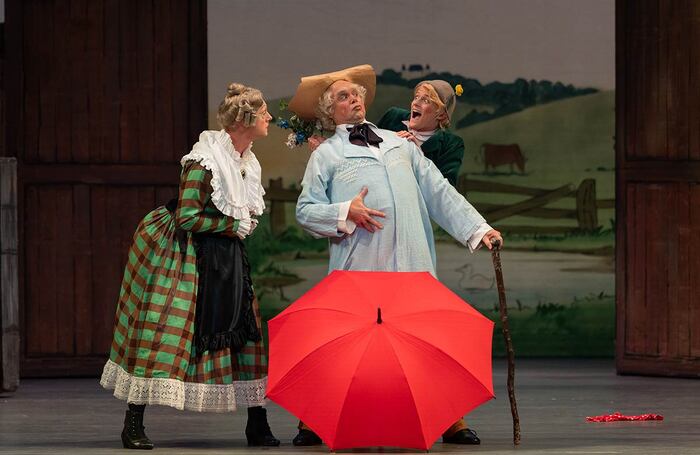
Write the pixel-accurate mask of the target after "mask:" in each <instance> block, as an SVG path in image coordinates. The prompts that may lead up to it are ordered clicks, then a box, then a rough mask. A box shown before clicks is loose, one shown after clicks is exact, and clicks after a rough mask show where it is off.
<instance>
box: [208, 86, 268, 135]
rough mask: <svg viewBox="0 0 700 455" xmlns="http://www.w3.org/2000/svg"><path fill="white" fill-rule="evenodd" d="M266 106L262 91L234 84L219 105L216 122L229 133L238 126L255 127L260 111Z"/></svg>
mask: <svg viewBox="0 0 700 455" xmlns="http://www.w3.org/2000/svg"><path fill="white" fill-rule="evenodd" d="M264 104H265V100H264V99H263V95H262V92H261V91H260V90H258V89H256V88H253V87H248V86H246V85H243V84H239V83H237V82H232V83H231V84H229V86H228V90H227V91H226V96H225V97H224V99H223V100H222V101H221V103H220V104H219V110H218V112H217V114H216V120H218V121H219V124H220V125H221V127H222V128H223V129H225V130H227V131H228V130H230V129H231V128H233V127H234V126H235V125H236V124H240V125H243V126H244V127H246V128H248V127H251V126H254V125H255V122H256V121H257V114H258V111H259V110H260V108H261V107H262V106H263V105H264Z"/></svg>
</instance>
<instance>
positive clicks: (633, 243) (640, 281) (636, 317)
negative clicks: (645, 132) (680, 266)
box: [624, 185, 646, 354]
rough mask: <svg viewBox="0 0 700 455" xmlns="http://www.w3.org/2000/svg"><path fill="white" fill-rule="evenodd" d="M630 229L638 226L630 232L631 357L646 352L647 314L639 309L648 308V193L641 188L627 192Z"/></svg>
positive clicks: (627, 346) (628, 339) (628, 334)
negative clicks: (646, 196) (646, 288)
mask: <svg viewBox="0 0 700 455" xmlns="http://www.w3.org/2000/svg"><path fill="white" fill-rule="evenodd" d="M627 200H628V201H629V203H628V216H627V219H628V223H627V225H628V226H635V229H632V230H629V231H628V235H630V239H629V242H628V244H627V245H628V246H627V257H628V267H630V270H631V274H630V277H629V279H628V285H629V290H628V293H627V296H628V297H627V305H626V306H625V309H626V313H625V321H626V327H627V330H626V334H625V335H626V339H625V341H624V343H625V350H626V352H627V353H630V354H643V353H644V342H643V340H644V336H643V334H644V331H645V327H644V321H645V318H644V315H643V313H642V312H641V311H640V310H639V309H640V308H645V307H646V293H645V292H644V283H645V280H646V248H645V245H646V231H645V229H644V219H645V218H646V213H645V212H646V205H644V204H643V203H642V202H646V201H645V194H644V190H643V188H642V187H641V186H640V185H629V186H628V190H627Z"/></svg>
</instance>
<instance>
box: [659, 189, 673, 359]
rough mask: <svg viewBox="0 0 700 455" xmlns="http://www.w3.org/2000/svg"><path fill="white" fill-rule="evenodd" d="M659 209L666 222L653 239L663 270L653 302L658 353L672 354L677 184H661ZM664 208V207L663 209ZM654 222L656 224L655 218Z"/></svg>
mask: <svg viewBox="0 0 700 455" xmlns="http://www.w3.org/2000/svg"><path fill="white" fill-rule="evenodd" d="M659 193H660V194H659V196H660V200H659V201H658V203H659V212H661V211H665V212H666V213H665V217H666V219H667V222H666V223H663V224H662V225H661V226H662V227H661V229H660V231H661V232H660V235H661V237H660V238H659V239H658V240H657V242H658V245H657V247H658V248H659V251H658V253H659V254H660V256H661V259H662V260H663V263H662V264H665V265H666V267H664V271H663V272H661V273H659V275H660V281H661V286H662V289H661V291H663V292H660V295H659V302H658V303H656V304H655V307H656V310H655V311H654V314H655V315H656V318H655V319H656V320H657V326H658V334H659V342H658V346H659V355H661V356H662V357H667V358H668V357H672V356H673V353H672V351H671V350H670V348H669V344H670V340H669V338H671V333H670V332H671V331H673V332H675V326H672V324H673V318H672V313H673V306H674V305H675V304H676V303H677V301H678V229H677V226H678V217H679V214H678V197H679V185H678V184H677V183H672V184H665V185H663V187H662V188H659ZM664 209H665V210H664ZM654 224H656V225H658V224H659V223H658V221H657V220H655V221H654Z"/></svg>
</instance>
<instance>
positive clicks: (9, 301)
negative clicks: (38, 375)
mask: <svg viewBox="0 0 700 455" xmlns="http://www.w3.org/2000/svg"><path fill="white" fill-rule="evenodd" d="M17 247H18V245H17V161H16V159H15V158H0V297H2V300H1V301H0V306H1V307H2V308H1V309H0V322H2V325H1V326H0V329H1V330H2V333H0V345H1V346H0V347H1V352H0V359H2V365H0V367H1V368H2V372H1V373H0V377H2V383H0V390H6V391H13V390H15V389H16V388H17V386H18V385H19V356H20V320H19V288H18V287H19V284H18V283H19V271H18V267H19V265H18V262H17V257H18V248H17Z"/></svg>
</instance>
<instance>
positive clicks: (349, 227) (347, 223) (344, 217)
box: [338, 201, 356, 234]
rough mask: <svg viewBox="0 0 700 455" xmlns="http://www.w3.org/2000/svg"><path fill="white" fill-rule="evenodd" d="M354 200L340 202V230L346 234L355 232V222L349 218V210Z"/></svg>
mask: <svg viewBox="0 0 700 455" xmlns="http://www.w3.org/2000/svg"><path fill="white" fill-rule="evenodd" d="M351 202H352V201H346V202H341V203H340V204H339V210H338V231H339V232H344V233H345V234H352V233H353V232H355V227H356V225H355V222H354V221H352V220H349V219H348V212H349V211H350V203H351Z"/></svg>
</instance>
